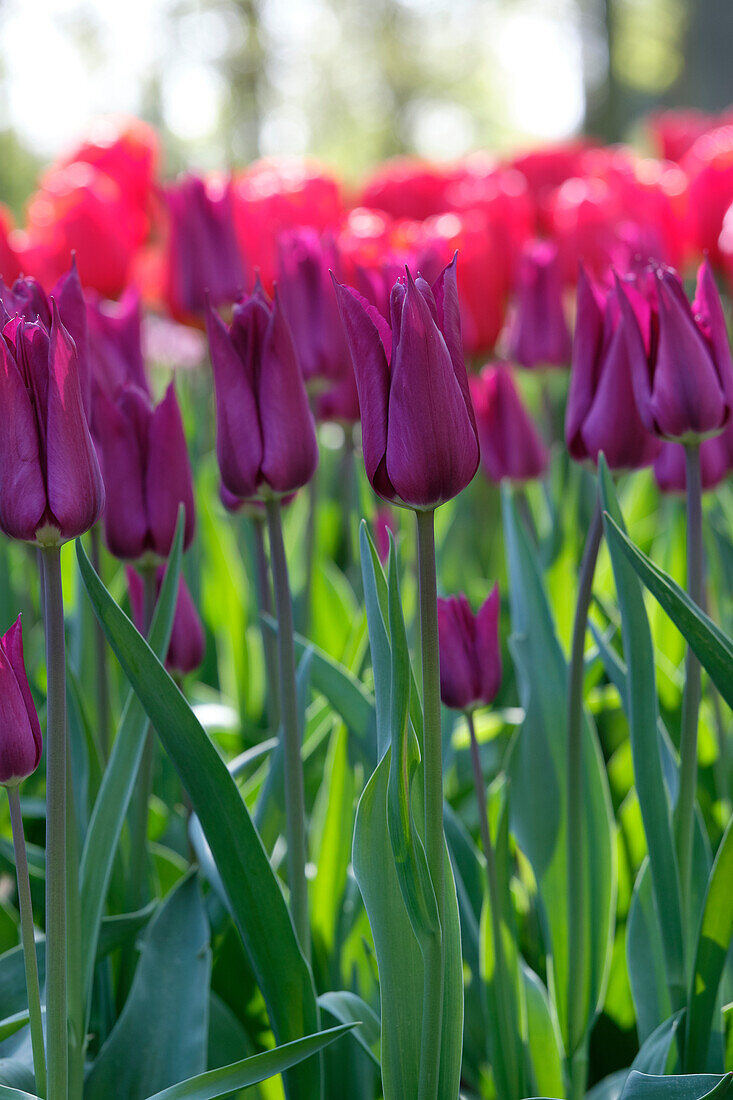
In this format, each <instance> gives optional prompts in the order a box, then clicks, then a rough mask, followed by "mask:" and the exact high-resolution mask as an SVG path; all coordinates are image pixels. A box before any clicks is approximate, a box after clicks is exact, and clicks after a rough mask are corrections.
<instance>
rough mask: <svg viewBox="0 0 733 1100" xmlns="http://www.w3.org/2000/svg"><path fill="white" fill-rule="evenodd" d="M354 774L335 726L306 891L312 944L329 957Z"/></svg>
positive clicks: (347, 849)
mask: <svg viewBox="0 0 733 1100" xmlns="http://www.w3.org/2000/svg"><path fill="white" fill-rule="evenodd" d="M354 787H355V783H354V773H353V771H352V770H351V766H350V764H349V754H348V734H347V731H346V727H345V726H343V725H341V724H339V727H338V729H336V730H335V731H334V733H333V736H332V738H331V744H330V745H329V750H328V756H327V759H326V767H325V769H324V775H323V784H322V790H323V791H324V797H325V801H326V808H325V815H324V821H323V829H322V830H321V835H320V838H319V839H320V843H319V844H318V849H317V859H316V867H317V870H316V877H315V879H314V880H313V883H312V885H311V889H310V910H311V930H312V935H313V943H314V945H318V950H321V951H322V952H323V954H324V958H325V961H326V962H328V960H329V959H330V957H331V952H332V951H333V946H334V942H335V938H336V929H337V926H338V921H339V916H340V914H341V909H342V901H343V896H344V891H345V890H346V880H347V875H348V869H349V862H350V859H351V839H352V832H353V829H352V825H353V820H354V796H355V791H354Z"/></svg>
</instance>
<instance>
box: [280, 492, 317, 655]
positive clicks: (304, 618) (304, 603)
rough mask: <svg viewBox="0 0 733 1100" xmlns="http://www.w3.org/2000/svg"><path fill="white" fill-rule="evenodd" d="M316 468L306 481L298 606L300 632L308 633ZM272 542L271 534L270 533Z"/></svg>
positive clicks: (310, 604)
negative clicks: (306, 505)
mask: <svg viewBox="0 0 733 1100" xmlns="http://www.w3.org/2000/svg"><path fill="white" fill-rule="evenodd" d="M318 496H319V493H318V470H316V472H315V474H314V475H313V477H312V478H311V480H310V482H309V483H308V525H307V527H306V529H305V584H304V586H303V597H302V600H301V607H300V615H299V622H300V633H301V634H304V635H306V636H307V635H308V633H309V631H310V625H311V612H312V603H313V570H314V568H315V564H316V541H317V536H318ZM270 540H271V542H272V535H270Z"/></svg>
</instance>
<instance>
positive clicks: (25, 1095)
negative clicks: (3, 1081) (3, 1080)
mask: <svg viewBox="0 0 733 1100" xmlns="http://www.w3.org/2000/svg"><path fill="white" fill-rule="evenodd" d="M0 1100H38V1097H37V1096H36V1094H35V1092H23V1090H22V1089H14V1088H11V1087H10V1086H9V1085H0Z"/></svg>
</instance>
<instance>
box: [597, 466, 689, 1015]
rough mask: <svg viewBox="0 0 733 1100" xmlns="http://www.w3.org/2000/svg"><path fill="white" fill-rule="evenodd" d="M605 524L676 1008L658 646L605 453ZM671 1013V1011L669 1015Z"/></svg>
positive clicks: (676, 909)
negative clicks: (621, 536) (618, 535)
mask: <svg viewBox="0 0 733 1100" xmlns="http://www.w3.org/2000/svg"><path fill="white" fill-rule="evenodd" d="M599 478H600V483H601V495H602V500H603V507H604V509H605V512H604V529H605V532H606V537H607V539H608V546H609V552H610V554H611V563H612V565H613V575H614V579H615V581H616V590H617V592H618V600H619V606H620V608H621V628H622V634H623V642H624V656H625V659H626V668H627V704H628V719H629V731H630V736H631V750H632V754H633V758H634V778H635V784H636V790H637V794H638V797H639V805H640V807H641V815H642V819H643V822H644V832H645V834H646V840H647V850H648V852H649V872H650V875H651V881H652V886H653V890H654V899H655V903H656V910H657V915H658V917H659V926H660V931H661V937H662V946H663V948H664V959H665V970H666V974H667V981H668V983H669V986H670V989H671V990H672V997H673V1001H674V1007H679V1003H680V1001H681V998H682V997H683V996H684V985H685V979H684V945H683V938H682V910H681V904H680V890H679V877H678V871H677V859H676V856H675V848H674V839H673V833H672V819H671V811H670V805H669V801H668V799H667V793H666V788H665V785H664V777H663V772H662V761H661V757H660V753H659V739H658V737H657V720H658V710H657V692H656V686H655V685H656V680H655V674H654V650H653V647H652V637H651V632H650V630H649V622H648V620H647V617H646V611H645V609H644V600H643V598H642V592H641V586H640V584H639V581H638V579H637V577H636V575H635V574H634V571H633V570H632V568H631V567H630V565H629V562H628V561H627V560H626V558H625V557H624V556H623V555H622V554H620V553H619V546H618V541H617V540H614V539H613V537H610V538H609V530H610V529H611V526H610V525H612V526H614V527H615V522H614V521H616V522H618V523H623V518H622V516H621V511H620V508H619V505H618V500H617V499H616V494H615V491H614V487H613V480H612V478H611V474H610V472H609V470H608V467H607V466H606V464H605V462H604V461H603V458H601V461H600V463H599ZM668 1015H669V1013H665V1016H664V1017H663V1018H666V1016H668Z"/></svg>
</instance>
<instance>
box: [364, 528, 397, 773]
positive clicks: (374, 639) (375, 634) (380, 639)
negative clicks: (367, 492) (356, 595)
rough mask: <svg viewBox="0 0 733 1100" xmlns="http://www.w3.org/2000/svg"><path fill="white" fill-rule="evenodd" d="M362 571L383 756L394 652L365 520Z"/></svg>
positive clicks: (381, 580)
mask: <svg viewBox="0 0 733 1100" xmlns="http://www.w3.org/2000/svg"><path fill="white" fill-rule="evenodd" d="M359 545H360V548H361V572H362V580H363V584H364V601H365V603H366V610H367V625H368V628H369V650H370V653H371V658H372V671H373V675H374V695H375V713H376V723H377V756H378V759H380V760H381V759H382V757H383V756H384V754H385V752H386V751H387V748H388V747H389V742H390V738H389V714H390V705H391V704H390V694H391V688H392V652H391V649H390V643H389V632H388V630H387V621H388V618H389V612H388V610H387V580H386V577H385V575H384V570H383V568H382V563H381V562H380V560H379V555H378V554H377V551H376V548H375V546H374V543H373V542H372V538H371V535H370V534H369V528H368V527H367V525H366V522H365V521H364V520H362V521H361V528H360V531H359Z"/></svg>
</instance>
